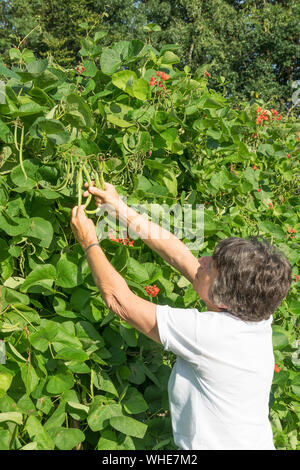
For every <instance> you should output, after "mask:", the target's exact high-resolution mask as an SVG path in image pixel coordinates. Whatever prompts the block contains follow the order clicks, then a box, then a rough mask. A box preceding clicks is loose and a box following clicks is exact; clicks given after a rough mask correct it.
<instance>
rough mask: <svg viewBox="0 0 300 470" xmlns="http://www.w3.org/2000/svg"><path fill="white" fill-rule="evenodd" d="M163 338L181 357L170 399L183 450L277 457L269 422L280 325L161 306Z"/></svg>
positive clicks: (158, 311) (159, 317) (176, 434)
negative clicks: (262, 453)
mask: <svg viewBox="0 0 300 470" xmlns="http://www.w3.org/2000/svg"><path fill="white" fill-rule="evenodd" d="M156 316H157V323H158V330H159V336H160V339H161V342H162V345H163V347H164V349H165V350H166V351H172V352H173V353H174V354H176V355H177V360H176V364H175V365H174V367H173V370H172V373H171V376H170V379H169V383H168V393H169V402H170V411H171V418H172V427H173V434H174V442H175V444H176V445H177V446H178V447H179V448H180V449H185V450H196V449H203V450H204V449H206V450H208V449H211V450H221V449H228V450H237V449H244V450H245V449H248V450H256V449H266V450H275V447H274V444H273V435H272V428H271V424H270V422H269V397H270V389H271V385H272V379H273V374H274V366H275V363H274V355H273V345H272V327H271V323H272V321H273V317H272V316H271V317H270V318H269V319H268V320H262V321H260V322H245V321H242V320H240V319H238V318H236V317H234V316H233V315H230V314H229V313H227V312H210V311H209V312H199V311H198V310H197V309H195V308H194V309H182V308H172V307H169V306H167V305H164V306H162V305H157V308H156Z"/></svg>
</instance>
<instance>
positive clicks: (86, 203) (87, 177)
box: [82, 165, 92, 208]
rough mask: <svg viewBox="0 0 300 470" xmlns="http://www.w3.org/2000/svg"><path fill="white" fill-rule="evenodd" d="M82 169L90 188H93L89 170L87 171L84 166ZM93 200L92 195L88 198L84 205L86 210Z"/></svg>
mask: <svg viewBox="0 0 300 470" xmlns="http://www.w3.org/2000/svg"><path fill="white" fill-rule="evenodd" d="M82 169H83V172H84V174H85V177H86V179H87V182H88V184H89V186H92V180H91V177H90V174H89V172H88V170H87V169H86V166H85V165H84V166H83V168H82ZM91 199H92V195H91V194H89V195H88V198H87V200H86V201H85V204H84V207H85V208H87V206H88V205H89V203H90V202H91Z"/></svg>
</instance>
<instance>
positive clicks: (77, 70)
mask: <svg viewBox="0 0 300 470" xmlns="http://www.w3.org/2000/svg"><path fill="white" fill-rule="evenodd" d="M84 71H85V68H84V67H83V66H82V67H79V66H78V67H76V72H78V73H80V74H82V72H84Z"/></svg>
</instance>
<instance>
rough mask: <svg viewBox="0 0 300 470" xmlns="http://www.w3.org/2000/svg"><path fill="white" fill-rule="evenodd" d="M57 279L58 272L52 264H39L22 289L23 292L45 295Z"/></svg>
mask: <svg viewBox="0 0 300 470" xmlns="http://www.w3.org/2000/svg"><path fill="white" fill-rule="evenodd" d="M55 277H56V270H55V267H54V266H53V265H52V264H38V265H36V266H35V268H34V270H33V271H31V273H30V274H29V275H28V276H27V278H26V280H25V281H24V282H23V284H22V286H21V287H20V290H21V292H32V293H43V292H48V291H50V290H52V289H51V287H52V284H53V282H54V279H55Z"/></svg>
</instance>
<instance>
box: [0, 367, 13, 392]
mask: <svg viewBox="0 0 300 470" xmlns="http://www.w3.org/2000/svg"><path fill="white" fill-rule="evenodd" d="M12 379H13V375H11V374H10V373H9V372H0V398H2V397H3V396H4V395H5V393H6V392H7V390H8V389H9V387H10V386H11V383H12Z"/></svg>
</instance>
